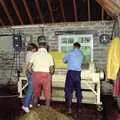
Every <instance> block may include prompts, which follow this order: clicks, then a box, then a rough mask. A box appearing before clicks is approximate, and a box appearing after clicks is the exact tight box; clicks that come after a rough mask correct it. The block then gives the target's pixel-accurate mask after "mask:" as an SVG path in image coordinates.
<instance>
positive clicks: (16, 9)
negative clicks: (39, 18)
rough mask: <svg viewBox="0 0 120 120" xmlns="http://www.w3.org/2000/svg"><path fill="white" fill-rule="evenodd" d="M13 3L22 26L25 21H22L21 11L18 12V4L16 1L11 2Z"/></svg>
mask: <svg viewBox="0 0 120 120" xmlns="http://www.w3.org/2000/svg"><path fill="white" fill-rule="evenodd" d="M11 3H12V5H13V8H14V9H15V12H16V14H17V17H18V19H19V21H20V23H21V25H23V24H24V23H23V20H22V18H21V16H20V14H19V11H18V8H17V6H16V4H15V1H14V0H11Z"/></svg>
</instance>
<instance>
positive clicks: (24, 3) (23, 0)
mask: <svg viewBox="0 0 120 120" xmlns="http://www.w3.org/2000/svg"><path fill="white" fill-rule="evenodd" d="M22 2H23V5H24V7H25V10H26V12H27V15H28V17H29V20H30V22H31V24H34V22H33V19H32V16H31V14H30V11H29V8H28V5H27V3H26V0H22Z"/></svg>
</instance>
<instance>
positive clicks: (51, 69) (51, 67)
mask: <svg viewBox="0 0 120 120" xmlns="http://www.w3.org/2000/svg"><path fill="white" fill-rule="evenodd" d="M49 71H50V74H51V75H53V74H54V72H55V66H50V68H49Z"/></svg>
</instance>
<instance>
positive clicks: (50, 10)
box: [47, 0, 55, 22]
mask: <svg viewBox="0 0 120 120" xmlns="http://www.w3.org/2000/svg"><path fill="white" fill-rule="evenodd" d="M47 5H48V9H49V12H50V16H51V20H52V22H54V21H55V20H54V17H53V12H52V7H51V0H47Z"/></svg>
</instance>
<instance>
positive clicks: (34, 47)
mask: <svg viewBox="0 0 120 120" xmlns="http://www.w3.org/2000/svg"><path fill="white" fill-rule="evenodd" d="M32 49H36V50H37V49H38V47H37V45H36V44H34V43H29V44H28V46H27V51H31V50H32Z"/></svg>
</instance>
